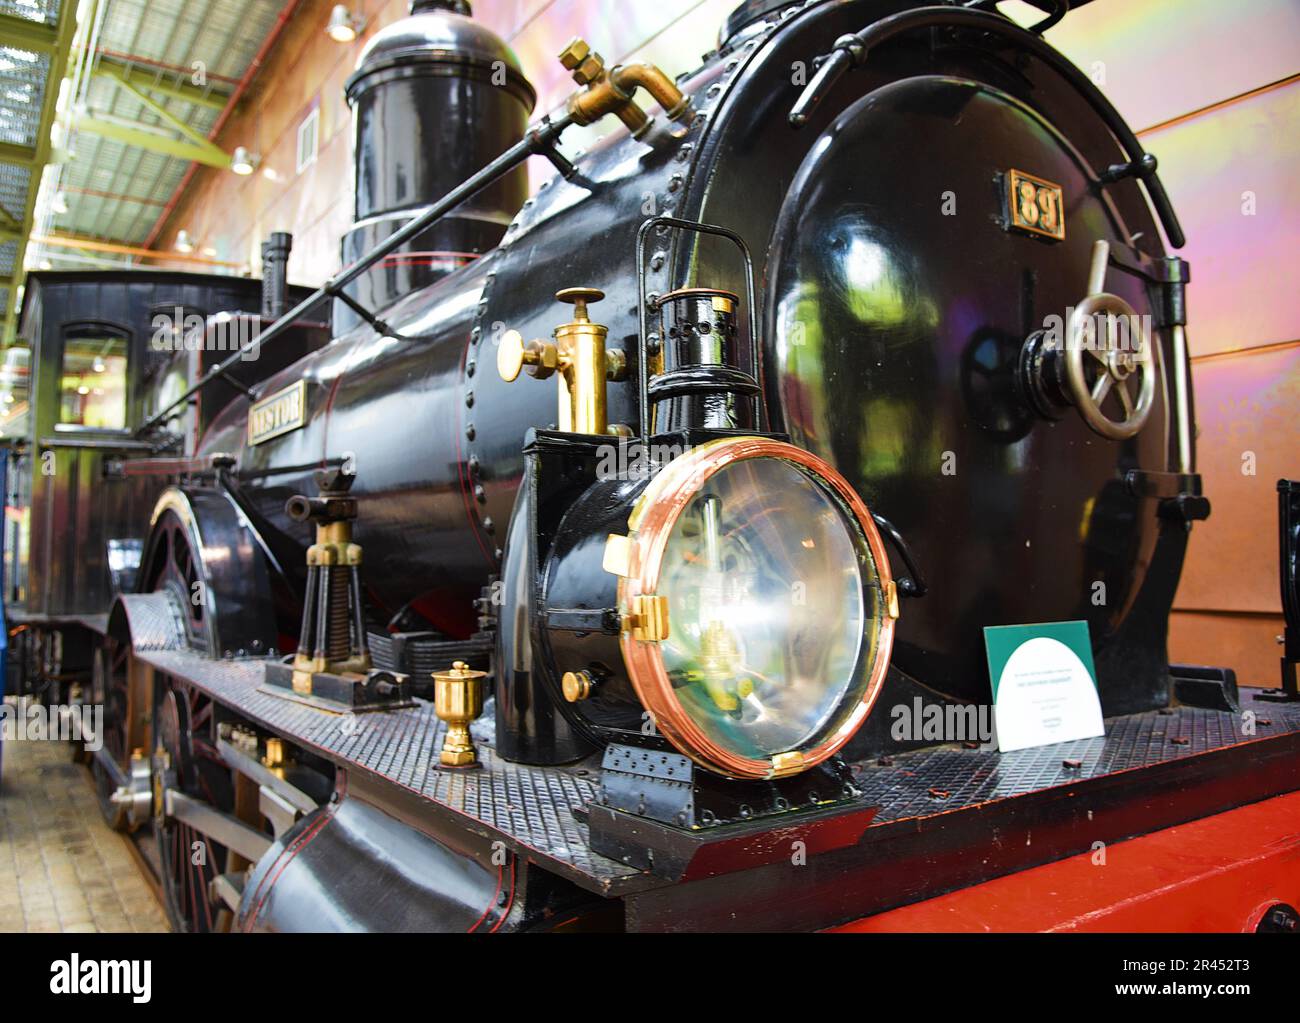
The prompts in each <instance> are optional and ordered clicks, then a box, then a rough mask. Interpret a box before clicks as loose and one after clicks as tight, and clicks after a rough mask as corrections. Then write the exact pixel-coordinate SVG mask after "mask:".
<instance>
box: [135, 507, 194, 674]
mask: <svg viewBox="0 0 1300 1023" xmlns="http://www.w3.org/2000/svg"><path fill="white" fill-rule="evenodd" d="M191 544H192V540H191V533H190V530H189V527H188V526H187V525H186V523H185V522H184V520H183V519H182V518H181V517H180V515H178V514H177V513H176V512H175V511H174V510H172V509H168V510H167V511H165V512H164V513H163V514H162V515H161V516H160V517H159V519H158V521H157V523H156V524H155V525H154V536H153V541H152V543H151V545H150V558H149V564H148V565H147V571H146V574H145V583H146V585H145V587H144V588H145V589H146V590H148V591H153V592H168V593H171V594H172V595H173V596H174V597H175V599H176V604H177V606H178V607H180V608H181V609H182V617H183V619H184V622H185V632H186V636H187V638H188V639H189V642H190V645H191V646H192V647H193V648H194V649H196V650H206V649H207V646H208V632H209V628H208V620H207V611H206V607H205V602H206V594H204V593H203V577H202V575H200V573H199V567H198V566H199V562H198V559H197V558H196V557H195V556H194V550H193V547H192V546H191Z"/></svg>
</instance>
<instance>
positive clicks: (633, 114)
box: [560, 39, 695, 139]
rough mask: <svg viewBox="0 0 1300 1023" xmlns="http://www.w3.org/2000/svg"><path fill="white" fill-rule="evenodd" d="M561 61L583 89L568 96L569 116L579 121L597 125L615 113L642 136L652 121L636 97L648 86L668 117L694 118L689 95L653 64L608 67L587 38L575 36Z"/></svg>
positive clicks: (630, 128)
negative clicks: (638, 103)
mask: <svg viewBox="0 0 1300 1023" xmlns="http://www.w3.org/2000/svg"><path fill="white" fill-rule="evenodd" d="M560 63H561V64H563V65H564V66H565V67H566V68H567V69H568V70H569V71H571V72H572V73H573V80H574V81H575V82H577V83H578V84H579V85H581V86H583V89H582V91H580V92H575V93H574V94H573V95H572V96H571V97H569V115H570V116H571V117H572V118H573V120H574V123H576V124H583V125H585V124H594V123H595V122H596V121H599V120H600V119H601V118H602V117H604V116H605V115H606V114H615V115H617V117H618V119H619V120H620V121H622V122H623V123H624V124H625V125H626V126H627V129H628V131H630V132H631V133H632V137H633V138H638V139H639V138H641V137H642V136H643V135H644V134H645V133H646V132H647V131H649V130H650V126H651V124H652V123H653V121H652V120H651V118H649V117H648V116H647V115H646V112H645V111H644V110H642V109H641V108H640V107H639V106H637V104H636V102H635V100H634V99H633V97H634V96H635V94H636V91H637V89H645V90H646V92H648V93H650V95H651V96H653V97H654V100H655V102H656V103H658V104H659V105H660V106H661V107H663V108H664V113H665V114H666V115H667V116H668V119H669V120H672V121H679V122H681V123H683V124H689V123H690V122H691V121H692V120H694V118H695V110H694V108H693V107H692V106H691V99H690V97H689V96H687V95H685V94H683V92H682V91H681V89H679V88H677V86H676V85H675V84H674V83H673V80H672V79H671V78H669V77H668V76H667V75H666V74H664V72H663V71H661V70H660V69H659V68H657V67H655V66H654V65H653V64H627V65H619V66H617V67H615V68H613V69H611V70H606V68H605V61H604V58H602V57H601V55H600V54H599V53H596V52H595V51H593V50H592V48H591V46H590V45H589V44H588V43H587V42H586V40H584V39H574V40H573V41H572V42H570V43H569V45H568V46H566V47H565V48H564V50H563V51H562V52H561V53H560Z"/></svg>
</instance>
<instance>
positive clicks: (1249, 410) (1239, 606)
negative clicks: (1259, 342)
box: [1178, 345, 1300, 612]
mask: <svg viewBox="0 0 1300 1023" xmlns="http://www.w3.org/2000/svg"><path fill="white" fill-rule="evenodd" d="M1192 379H1193V384H1194V386H1195V388H1196V406H1197V408H1196V413H1197V420H1198V422H1199V424H1200V431H1201V433H1200V443H1199V461H1200V465H1199V468H1200V471H1201V474H1202V475H1203V476H1204V477H1205V492H1206V495H1207V496H1208V497H1209V498H1210V502H1211V504H1212V505H1213V506H1214V514H1213V515H1212V516H1211V517H1210V520H1209V521H1208V522H1205V523H1200V524H1198V525H1197V526H1196V527H1195V528H1194V529H1193V530H1192V540H1191V544H1190V547H1189V551H1188V559H1187V567H1186V569H1185V570H1184V572H1183V584H1182V588H1181V589H1180V591H1179V594H1178V606H1179V607H1181V608H1186V609H1189V610H1191V609H1197V610H1213V609H1223V610H1233V611H1251V612H1264V611H1269V612H1279V611H1280V610H1281V599H1280V586H1279V584H1278V557H1277V554H1278V552H1277V481H1278V480H1279V479H1282V478H1287V479H1300V345H1290V346H1287V347H1283V348H1277V349H1271V350H1259V351H1255V352H1251V353H1249V354H1242V355H1230V356H1226V357H1218V358H1212V359H1202V360H1198V361H1197V362H1196V363H1195V364H1194V365H1193V372H1192Z"/></svg>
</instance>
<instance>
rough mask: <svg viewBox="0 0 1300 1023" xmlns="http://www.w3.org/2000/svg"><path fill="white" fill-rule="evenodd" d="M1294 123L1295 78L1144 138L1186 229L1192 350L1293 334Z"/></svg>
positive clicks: (1299, 119)
mask: <svg viewBox="0 0 1300 1023" xmlns="http://www.w3.org/2000/svg"><path fill="white" fill-rule="evenodd" d="M1297 7H1300V5H1297ZM1297 66H1298V67H1300V64H1298V65H1297ZM1298 128H1300V80H1296V81H1295V82H1294V83H1292V84H1290V85H1286V86H1283V87H1281V88H1278V89H1274V90H1271V91H1269V92H1265V93H1261V94H1259V95H1257V96H1253V97H1251V98H1249V99H1245V100H1241V101H1240V102H1237V103H1233V104H1231V105H1229V106H1225V107H1222V108H1220V109H1218V110H1215V111H1213V112H1210V113H1206V114H1202V115H1200V116H1198V117H1194V118H1192V119H1190V120H1188V121H1184V122H1182V123H1180V124H1177V125H1174V126H1172V127H1169V128H1164V129H1162V130H1160V131H1156V132H1151V133H1148V134H1147V135H1145V136H1144V137H1143V139H1142V141H1143V144H1144V145H1146V146H1147V148H1148V149H1150V150H1151V152H1153V153H1155V154H1156V156H1158V157H1159V159H1160V176H1161V178H1162V180H1163V181H1164V183H1165V187H1166V188H1167V189H1168V190H1169V194H1170V196H1171V198H1172V199H1173V202H1174V207H1175V208H1176V209H1177V210H1178V216H1179V218H1180V219H1181V221H1182V224H1183V229H1184V231H1185V232H1186V234H1187V247H1186V248H1185V249H1184V250H1183V252H1182V255H1183V257H1184V258H1185V259H1187V260H1188V261H1189V262H1190V263H1191V264H1192V286H1191V288H1190V289H1189V291H1188V303H1189V314H1190V316H1191V317H1192V320H1191V324H1190V326H1189V328H1188V337H1189V340H1190V343H1191V346H1192V351H1193V353H1194V354H1208V353H1211V352H1221V351H1225V350H1229V349H1235V348H1246V347H1249V346H1252V345H1259V344H1272V343H1275V342H1278V341H1294V340H1296V339H1297V338H1300V290H1297V288H1296V287H1295V280H1296V271H1295V267H1296V254H1297V253H1298V252H1300V175H1297V173H1296V168H1297V166H1300V130H1298ZM1251 202H1253V209H1254V213H1253V214H1251V213H1249V212H1248V211H1249V210H1250V209H1251V206H1250V205H1249V204H1250V203H1251Z"/></svg>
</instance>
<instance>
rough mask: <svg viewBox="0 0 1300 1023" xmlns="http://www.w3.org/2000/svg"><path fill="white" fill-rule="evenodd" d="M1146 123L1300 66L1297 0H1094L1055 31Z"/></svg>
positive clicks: (1140, 123) (1065, 48)
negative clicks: (1101, 72) (1096, 68)
mask: <svg viewBox="0 0 1300 1023" xmlns="http://www.w3.org/2000/svg"><path fill="white" fill-rule="evenodd" d="M1046 38H1047V40H1048V41H1049V42H1050V43H1051V44H1052V45H1053V46H1055V47H1056V48H1057V49H1058V50H1060V51H1061V52H1063V53H1064V54H1065V55H1066V56H1068V57H1069V58H1070V59H1071V60H1073V61H1074V62H1075V63H1076V64H1078V65H1079V66H1080V67H1082V68H1083V69H1084V70H1085V71H1087V72H1088V73H1089V74H1092V73H1093V70H1094V65H1095V64H1096V63H1097V62H1101V64H1102V65H1103V66H1104V67H1103V69H1102V70H1104V76H1105V77H1104V81H1099V83H1098V84H1100V85H1101V87H1102V91H1103V92H1105V93H1106V95H1107V96H1108V97H1109V98H1110V100H1111V102H1112V103H1114V104H1115V106H1116V107H1118V108H1119V110H1120V112H1121V113H1123V114H1124V116H1125V117H1126V118H1128V120H1129V122H1130V123H1131V124H1132V125H1133V127H1134V128H1135V129H1137V130H1141V129H1143V128H1149V127H1151V126H1152V125H1155V124H1159V123H1160V122H1162V121H1167V120H1169V119H1170V118H1173V117H1181V116H1182V115H1183V114H1186V113H1189V112H1191V111H1193V110H1199V109H1201V108H1202V107H1207V106H1209V105H1211V104H1213V103H1218V102H1219V101H1220V100H1223V99H1226V98H1227V97H1229V96H1238V95H1241V94H1242V93H1244V92H1250V91H1251V90H1252V89H1257V88H1259V87H1260V86H1262V85H1268V84H1269V83H1270V82H1275V81H1277V80H1279V79H1281V78H1286V77H1287V76H1289V75H1293V74H1295V73H1296V72H1297V71H1300V3H1296V0H1235V2H1234V0H1093V2H1092V3H1090V4H1088V5H1087V6H1085V7H1080V8H1079V9H1078V10H1075V11H1071V12H1070V14H1069V16H1068V17H1067V18H1066V19H1065V20H1064V21H1062V22H1061V23H1060V24H1059V25H1058V26H1056V28H1054V29H1052V30H1051V31H1050V32H1048V33H1047V36H1046Z"/></svg>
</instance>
